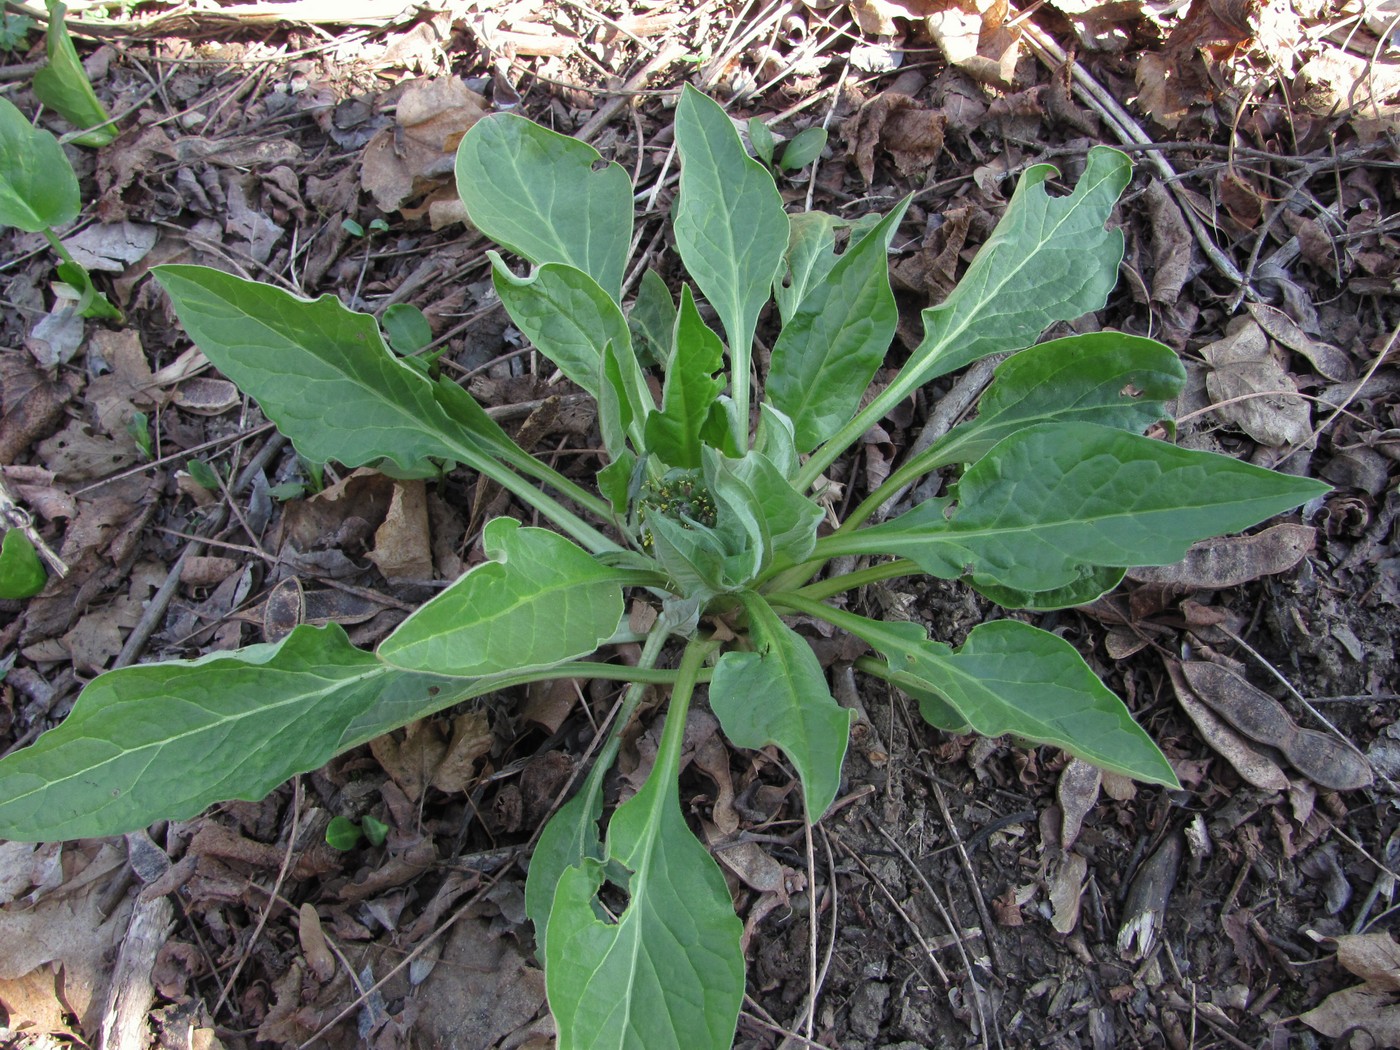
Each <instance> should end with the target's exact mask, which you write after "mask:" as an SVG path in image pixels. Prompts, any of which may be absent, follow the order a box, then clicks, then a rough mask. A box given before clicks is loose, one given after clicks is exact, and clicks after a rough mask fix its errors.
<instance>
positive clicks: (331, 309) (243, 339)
mask: <svg viewBox="0 0 1400 1050" xmlns="http://www.w3.org/2000/svg"><path fill="white" fill-rule="evenodd" d="M154 273H155V275H156V280H158V281H159V282H160V284H161V287H163V288H164V289H165V290H166V292H167V293H169V295H170V298H171V301H172V302H174V304H175V313H176V314H177V315H178V316H179V318H180V323H181V324H183V325H184V327H185V331H187V332H189V334H190V337H191V338H192V339H193V340H194V341H195V343H196V344H197V345H198V346H199V348H200V349H201V350H203V351H204V353H205V354H206V355H207V356H208V358H209V359H210V360H211V361H213V362H214V364H215V365H216V366H217V367H218V369H219V371H221V372H222V373H223V374H224V375H226V376H228V377H229V379H231V380H233V381H234V382H235V383H236V384H237V385H238V387H239V389H241V390H243V391H245V392H247V393H249V394H251V395H252V396H253V397H255V398H257V400H258V403H259V404H260V405H261V406H262V409H263V412H264V413H265V414H266V415H267V417H268V418H269V419H271V420H272V421H273V422H274V423H276V424H277V428H278V429H279V430H281V431H282V433H283V434H285V435H286V436H287V437H288V438H290V439H291V441H292V444H294V445H295V446H296V448H297V451H298V452H300V453H301V454H302V455H303V456H305V457H306V458H307V459H309V460H313V461H316V462H325V461H327V460H338V461H339V462H341V463H344V464H345V465H346V466H352V467H354V466H361V465H363V464H366V463H372V462H374V461H375V460H379V459H389V460H393V462H394V463H396V464H397V465H398V466H399V467H401V468H403V469H405V470H408V469H413V468H414V467H416V466H418V465H419V464H421V463H422V462H423V461H424V460H426V459H428V458H429V457H451V456H454V455H458V454H459V453H460V444H461V442H460V441H455V442H454V441H453V440H452V438H453V436H454V435H457V434H459V433H460V428H458V427H455V426H453V424H452V421H451V420H450V419H449V418H448V416H447V414H446V413H445V412H444V411H443V409H442V408H441V407H440V406H439V404H438V403H437V400H436V399H435V398H434V396H433V384H432V382H431V381H430V380H429V379H428V378H427V377H426V376H424V375H423V374H422V373H421V372H419V371H417V370H415V369H414V368H413V367H412V366H410V365H408V364H405V363H404V362H403V361H401V360H400V359H399V358H397V357H396V356H395V355H394V354H393V352H392V351H390V350H389V348H388V347H387V346H385V345H384V339H383V337H382V336H381V335H380V333H379V326H378V325H377V324H375V321H374V318H372V317H370V316H369V315H368V314H358V313H353V312H352V311H350V310H347V309H346V308H345V307H344V306H343V305H342V304H341V302H340V300H339V299H337V298H335V296H333V295H323V296H321V298H319V299H316V300H314V301H312V300H307V299H302V298H299V297H298V296H295V295H292V294H291V293H289V292H284V291H282V290H281V289H279V288H274V287H272V286H271V285H266V284H260V283H258V282H256V281H245V280H243V279H242V278H239V277H234V276H232V275H230V274H226V273H223V272H222V271H220V270H213V269H210V268H208V267H205V266H172V265H166V266H157V267H156V268H155V270H154Z"/></svg>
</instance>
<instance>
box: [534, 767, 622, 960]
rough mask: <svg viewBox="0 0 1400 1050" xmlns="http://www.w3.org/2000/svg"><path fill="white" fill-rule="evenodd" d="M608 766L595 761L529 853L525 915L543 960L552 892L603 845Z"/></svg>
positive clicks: (552, 899) (597, 852)
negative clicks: (600, 828) (601, 825)
mask: <svg viewBox="0 0 1400 1050" xmlns="http://www.w3.org/2000/svg"><path fill="white" fill-rule="evenodd" d="M610 767H611V763H608V762H603V761H598V762H595V763H594V764H593V768H592V769H591V770H589V772H588V778H587V779H586V780H585V781H584V782H583V787H581V788H580V789H579V791H578V794H576V795H575V796H574V797H573V798H571V799H569V801H568V802H565V803H564V804H563V805H562V806H560V807H559V809H558V811H557V812H556V813H555V814H554V816H552V817H550V818H549V823H547V824H546V825H545V826H544V830H542V831H541V832H540V838H539V841H538V842H536V843H535V851H534V852H533V853H531V854H530V870H529V871H528V872H527V873H526V877H525V914H526V915H527V916H529V919H530V922H531V923H533V924H534V927H535V947H536V952H535V954H536V955H537V956H538V957H539V958H540V959H543V958H545V953H546V952H547V951H548V950H549V948H548V934H549V912H550V909H551V908H553V907H554V892H555V890H556V889H558V886H559V880H560V878H562V877H563V875H564V872H565V871H566V870H568V869H569V868H573V867H576V866H578V865H580V864H582V863H583V862H584V861H585V860H587V859H589V858H590V857H591V858H593V859H595V860H596V859H599V858H601V857H602V854H603V843H602V840H601V838H600V837H599V833H598V821H599V820H601V819H602V816H603V781H604V779H605V778H606V776H607V773H608V770H609V768H610Z"/></svg>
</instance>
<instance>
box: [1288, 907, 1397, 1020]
mask: <svg viewBox="0 0 1400 1050" xmlns="http://www.w3.org/2000/svg"><path fill="white" fill-rule="evenodd" d="M1335 943H1336V946H1337V962H1338V963H1340V964H1341V965H1342V966H1343V967H1345V968H1346V969H1347V970H1348V971H1350V972H1351V973H1354V974H1355V975H1356V976H1358V977H1360V978H1362V979H1363V980H1364V981H1365V983H1364V984H1358V985H1354V986H1353V987H1351V988H1344V989H1342V990H1341V991H1340V992H1333V993H1332V994H1331V995H1329V996H1328V997H1327V998H1326V999H1325V1000H1323V1003H1322V1005H1321V1006H1319V1007H1317V1009H1315V1010H1309V1011H1308V1012H1307V1013H1305V1014H1302V1015H1300V1016H1299V1018H1298V1020H1300V1021H1302V1022H1303V1023H1304V1024H1305V1025H1307V1026H1308V1027H1309V1028H1312V1029H1313V1030H1314V1031H1317V1032H1321V1033H1322V1034H1323V1035H1325V1036H1330V1037H1331V1038H1333V1039H1340V1038H1341V1037H1342V1036H1344V1035H1346V1034H1347V1033H1348V1032H1351V1031H1358V1030H1359V1031H1361V1032H1364V1033H1365V1034H1367V1035H1369V1036H1370V1037H1371V1039H1372V1041H1373V1045H1376V1046H1400V1002H1397V995H1400V945H1397V944H1396V943H1395V941H1393V940H1392V939H1391V937H1390V935H1389V934H1388V933H1366V934H1355V935H1349V936H1343V937H1338V938H1336V941H1335Z"/></svg>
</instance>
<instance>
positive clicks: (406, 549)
mask: <svg viewBox="0 0 1400 1050" xmlns="http://www.w3.org/2000/svg"><path fill="white" fill-rule="evenodd" d="M368 557H369V560H370V561H372V562H374V564H375V565H376V566H377V567H378V568H379V571H380V572H381V573H383V575H384V578H385V579H386V580H390V581H393V580H430V579H432V578H433V549H432V541H431V539H430V538H429V535H428V493H427V489H426V487H425V486H424V484H423V481H422V480H421V479H414V480H411V481H397V482H395V483H394V494H393V497H392V498H391V499H390V501H389V509H388V512H387V513H386V514H385V516H384V523H383V524H382V525H380V526H379V528H378V529H376V530H375V533H374V549H373V550H372V551H370V552H369V555H368Z"/></svg>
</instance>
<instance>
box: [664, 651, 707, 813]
mask: <svg viewBox="0 0 1400 1050" xmlns="http://www.w3.org/2000/svg"><path fill="white" fill-rule="evenodd" d="M718 647H719V643H718V642H714V641H709V640H703V641H702V640H701V639H698V638H692V639H690V641H688V642H687V643H686V646H685V652H684V653H683V654H682V655H681V665H680V667H678V668H676V684H675V685H674V686H672V687H671V703H670V705H669V706H668V707H667V709H666V726H665V728H664V729H662V730H661V741H660V743H659V744H658V745H657V749H656V753H657V755H659V756H665V758H664V759H663V761H665V763H666V765H667V767H668V768H665V769H660V770H657V771H655V772H657V773H659V774H660V775H661V776H663V777H665V782H666V783H668V784H670V785H671V787H670V789H669V790H672V791H674V790H675V781H676V777H677V776H678V775H679V774H680V764H681V743H682V740H683V738H684V737H685V722H686V714H687V713H688V712H689V710H690V700H691V697H693V696H694V695H695V683H696V682H697V681H699V680H700V673H701V666H702V665H703V664H704V662H705V657H706V656H708V655H709V654H710V653H712V652H713V651H714V650H715V649H717V648H718Z"/></svg>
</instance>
